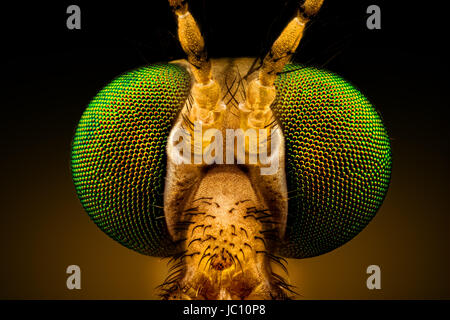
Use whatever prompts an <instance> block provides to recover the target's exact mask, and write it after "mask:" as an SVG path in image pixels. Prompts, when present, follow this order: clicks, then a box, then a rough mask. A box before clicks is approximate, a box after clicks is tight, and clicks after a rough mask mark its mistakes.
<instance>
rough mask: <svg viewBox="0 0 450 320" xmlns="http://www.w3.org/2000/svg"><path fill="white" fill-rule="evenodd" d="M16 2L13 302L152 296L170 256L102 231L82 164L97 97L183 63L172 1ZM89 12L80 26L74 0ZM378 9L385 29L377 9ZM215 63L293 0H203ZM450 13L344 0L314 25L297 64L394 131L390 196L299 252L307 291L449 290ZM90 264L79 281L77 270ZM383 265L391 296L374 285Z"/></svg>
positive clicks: (6, 64)
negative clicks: (84, 134) (75, 154)
mask: <svg viewBox="0 0 450 320" xmlns="http://www.w3.org/2000/svg"><path fill="white" fill-rule="evenodd" d="M92 2H93V1H91V2H87V1H73V2H69V1H59V2H58V3H55V4H48V3H45V4H44V3H42V2H29V3H27V2H23V1H20V2H16V3H15V4H14V5H11V4H9V5H4V4H2V7H1V18H0V44H1V52H2V54H3V58H1V60H0V62H1V75H2V77H1V78H2V84H1V88H2V99H1V112H2V117H1V120H2V121H0V133H1V139H0V164H1V166H0V168H1V169H2V170H1V171H0V173H1V177H0V178H1V179H0V181H1V184H0V197H1V203H2V206H1V207H0V256H1V263H0V298H3V299H15V298H19V299H152V298H156V294H155V293H156V292H155V290H154V287H155V286H156V285H158V284H160V283H161V282H162V281H163V279H164V277H165V276H166V267H165V262H164V261H160V260H159V259H157V258H150V257H145V256H141V255H139V254H137V253H135V252H133V251H131V250H129V249H126V248H124V247H122V246H121V245H119V244H118V243H115V242H114V241H113V240H111V239H109V238H108V237H107V236H105V235H104V234H103V233H102V232H101V231H99V230H98V229H97V227H96V226H95V225H94V224H93V223H92V222H91V221H90V220H89V218H88V216H87V214H86V213H84V212H83V209H82V208H81V205H80V204H79V202H78V199H77V197H76V195H75V191H74V188H73V185H72V181H71V176H70V170H69V159H70V142H71V139H72V135H73V132H74V129H75V127H76V125H77V122H78V120H79V119H80V117H81V114H82V112H83V110H84V108H85V107H86V105H87V104H88V103H89V101H90V99H92V97H93V96H94V95H95V94H96V92H97V91H99V90H100V89H101V88H102V87H103V86H104V85H105V84H107V83H108V82H109V81H111V80H112V79H113V78H114V77H116V76H118V75H119V74H121V73H123V72H125V71H127V70H129V69H133V68H136V67H138V66H142V65H145V64H148V63H152V62H160V61H170V60H172V59H179V58H183V57H184V54H183V52H182V50H181V48H180V46H179V44H178V41H177V39H176V36H175V35H176V24H175V19H174V18H173V14H172V12H171V11H170V9H169V6H168V4H167V2H166V1H164V0H157V1H142V2H140V1H134V0H128V1H123V2H114V3H113V2H110V1H96V2H95V4H93V3H92ZM70 4H78V5H79V6H80V7H81V24H82V29H81V30H67V28H66V19H67V16H68V15H67V14H66V8H67V6H68V5H70ZM370 4H377V5H379V6H380V7H381V23H382V29H381V30H368V29H367V28H366V19H367V17H368V15H367V14H366V8H367V6H368V5H370ZM190 7H191V11H192V13H193V15H194V16H195V18H196V19H197V20H198V21H199V23H200V24H201V27H202V30H203V32H204V33H205V38H206V43H207V47H208V51H209V54H210V56H211V57H225V56H236V57H238V56H258V55H261V54H265V53H266V52H267V50H268V48H269V47H270V45H271V44H272V42H273V41H274V40H275V39H276V37H277V36H278V35H279V32H280V31H281V30H282V28H283V27H284V26H285V25H286V24H287V22H288V21H289V19H290V18H292V15H293V14H294V10H295V7H296V2H295V1H275V0H274V1H268V2H263V1H248V0H246V1H244V0H240V1H234V0H233V1H206V0H192V1H190ZM444 18H445V10H444V9H443V8H439V7H435V6H430V5H428V4H425V3H421V4H420V5H418V4H416V3H414V2H411V1H389V2H388V1H375V0H374V1H344V0H341V1H332V0H328V1H326V0H325V5H324V7H323V9H322V10H321V12H320V14H319V16H318V17H317V19H316V20H315V21H314V22H313V23H312V24H311V25H310V26H309V28H308V30H307V31H306V34H305V37H304V38H303V40H302V42H301V44H300V47H299V48H298V50H297V54H296V56H295V59H296V61H298V62H300V63H306V64H310V65H316V66H321V67H324V68H327V69H329V70H332V71H334V72H336V73H338V74H340V75H342V76H343V77H344V78H346V79H348V80H349V81H351V82H352V83H354V84H355V85H356V86H357V87H358V88H360V89H361V90H362V91H363V92H364V93H365V94H366V95H367V96H368V98H369V99H370V100H371V101H372V102H373V103H374V104H375V106H376V107H377V108H378V109H379V111H380V112H381V114H382V117H383V119H384V123H385V125H386V127H387V129H388V131H389V133H390V136H391V139H392V149H393V156H394V162H393V174H392V181H391V186H390V189H389V192H388V194H387V197H386V200H385V202H384V204H383V206H382V207H381V209H380V211H379V212H378V214H377V216H376V217H375V218H374V219H373V221H372V222H371V223H370V224H369V225H368V227H367V228H366V229H364V230H363V231H362V232H361V234H359V235H358V236H357V237H356V238H355V239H353V240H352V241H350V242H349V243H347V244H346V245H344V246H343V247H341V248H338V249H336V250H334V251H333V252H331V253H328V254H325V255H323V256H320V257H316V258H310V259H304V260H290V261H289V272H290V275H291V280H292V283H293V284H294V285H296V286H297V290H298V291H299V292H300V293H301V294H302V296H301V297H300V298H302V299H442V298H445V299H448V298H450V275H449V271H450V241H449V240H450V236H449V231H450V218H449V205H448V204H449V201H448V198H449V196H450V194H449V170H448V164H449V150H448V147H449V145H448V141H449V140H448V138H449V134H448V117H447V110H448V109H449V107H450V106H449V103H448V100H447V94H448V90H449V89H448V87H449V81H448V74H449V63H448V60H447V59H448V53H447V51H446V50H444V45H445V42H448V32H447V28H446V26H445V20H444ZM70 264H77V265H79V266H80V267H81V270H82V290H79V291H76V290H74V291H69V290H67V289H66V286H65V281H66V277H67V275H66V273H65V269H66V267H67V266H68V265H70ZM370 264H377V265H379V266H380V267H381V271H382V290H373V291H370V290H368V289H367V288H366V278H367V276H368V275H367V274H366V272H365V270H366V268H367V266H368V265H370Z"/></svg>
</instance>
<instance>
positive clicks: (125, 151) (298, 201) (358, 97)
mask: <svg viewBox="0 0 450 320" xmlns="http://www.w3.org/2000/svg"><path fill="white" fill-rule="evenodd" d="M284 71H285V72H284V73H282V74H281V75H280V76H279V77H278V80H277V82H276V83H275V85H276V88H277V99H276V101H275V103H274V105H273V111H274V113H275V115H276V117H277V118H278V120H279V122H280V124H281V126H282V129H283V133H284V137H285V149H286V150H285V151H286V178H287V183H288V190H289V198H290V200H289V210H288V212H289V213H288V221H287V226H286V236H285V240H286V243H285V245H284V246H282V249H281V252H280V254H282V255H284V256H286V257H293V258H306V257H312V256H316V255H320V254H323V253H326V252H328V251H331V250H333V249H335V248H337V247H339V246H341V245H342V244H344V243H345V242H347V241H349V240H350V239H352V238H353V237H354V236H355V235H357V234H358V233H359V232H360V231H361V230H362V229H363V228H364V227H365V226H366V225H367V224H368V223H369V221H370V220H371V219H372V218H373V216H374V215H375V214H376V212H377V210H378V208H379V207H380V206H381V203H382V202H383V199H384V196H385V194H386V191H387V188H388V185H389V180H390V171H391V150H390V144H389V137H388V135H387V132H386V129H385V128H384V126H383V123H382V121H381V119H380V117H379V115H378V114H377V112H376V110H375V109H374V107H373V106H372V105H371V103H370V102H369V101H368V100H367V99H366V98H365V97H364V96H363V95H362V94H361V93H360V92H359V91H358V90H357V89H356V88H354V87H353V86H352V85H351V84H349V83H348V82H346V81H345V80H343V79H342V78H340V77H339V76H337V75H335V74H333V73H330V72H328V71H324V70H318V69H315V68H309V67H302V66H299V65H287V66H286V67H285V70H284ZM190 81H191V80H190V77H189V74H188V73H187V71H186V70H185V69H183V68H182V67H179V66H177V65H173V64H165V65H152V66H148V67H144V68H140V69H137V70H135V71H131V72H128V73H126V74H124V75H122V76H120V77H118V78H117V79H115V80H114V81H112V82H111V83H110V84H108V85H107V86H106V87H105V88H104V89H103V90H101V91H100V92H99V93H98V95H97V96H96V97H95V98H94V99H93V100H92V102H91V103H90V104H89V106H88V108H87V109H86V111H85V112H84V114H83V116H82V118H81V120H80V123H79V125H78V128H77V130H76V133H75V137H74V140H73V146H72V174H73V179H74V184H75V187H76V191H77V194H78V196H79V198H80V201H81V203H82V205H83V207H84V208H85V210H86V211H87V213H88V214H89V216H90V217H91V219H92V220H93V221H94V222H95V223H96V224H97V225H98V227H99V228H100V229H101V230H103V231H104V232H105V233H106V234H108V235H109V236H110V237H112V238H113V239H115V240H117V241H118V242H120V243H121V244H123V245H124V246H126V247H128V248H130V249H133V250H136V251H138V252H140V253H143V254H146V255H153V256H166V255H169V254H171V253H173V249H175V248H174V247H173V243H172V242H171V241H170V240H169V239H170V236H169V234H168V231H167V226H166V222H165V219H164V211H163V193H164V179H165V174H166V143H167V138H168V136H169V133H170V130H171V128H172V125H173V123H174V121H175V119H176V117H177V115H178V114H179V111H180V110H181V108H182V106H183V104H184V102H185V100H186V98H187V96H188V94H189V90H190Z"/></svg>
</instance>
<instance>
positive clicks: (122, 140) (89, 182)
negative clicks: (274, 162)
mask: <svg viewBox="0 0 450 320" xmlns="http://www.w3.org/2000/svg"><path fill="white" fill-rule="evenodd" d="M189 90H190V78H189V75H188V73H187V71H185V70H184V69H183V68H181V67H179V66H177V65H173V64H162V65H152V66H148V67H144V68H140V69H137V70H134V71H131V72H128V73H126V74H124V75H122V76H120V77H118V78H117V79H115V80H114V81H112V82H111V83H110V84H108V85H107V86H106V87H105V88H104V89H103V90H101V91H100V92H99V93H98V94H97V96H96V97H95V98H94V99H93V100H92V102H91V103H90V104H89V106H88V107H87V109H86V111H85V112H84V114H83V116H82V118H81V120H80V123H79V125H78V128H77V130H76V133H75V137H74V140H73V146H72V175H73V180H74V183H75V187H76V191H77V194H78V197H79V198H80V201H81V203H82V205H83V207H84V209H85V210H86V211H87V213H88V214H89V216H90V217H91V219H92V220H93V221H94V222H95V223H96V224H97V226H98V227H99V228H100V229H101V230H103V231H104V232H105V233H106V234H108V235H109V236H110V237H112V238H113V239H115V240H117V241H118V242H120V243H121V244H123V245H124V246H126V247H128V248H130V249H134V250H136V251H138V252H140V253H143V254H147V255H154V256H164V255H167V254H170V253H171V250H172V249H171V248H172V244H171V243H170V241H169V240H168V239H169V235H168V232H167V227H166V222H165V219H164V211H163V209H162V207H163V192H164V178H165V171H166V170H165V168H166V155H165V153H166V149H165V148H166V141H167V137H168V135H169V132H170V130H171V127H172V124H173V122H174V120H175V118H176V116H177V115H178V112H179V110H180V109H181V107H182V106H183V104H184V102H185V100H186V98H187V95H188V93H189Z"/></svg>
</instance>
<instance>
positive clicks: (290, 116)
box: [273, 64, 391, 258]
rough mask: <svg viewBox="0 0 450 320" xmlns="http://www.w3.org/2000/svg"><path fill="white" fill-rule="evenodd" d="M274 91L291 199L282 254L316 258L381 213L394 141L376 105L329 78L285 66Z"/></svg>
mask: <svg viewBox="0 0 450 320" xmlns="http://www.w3.org/2000/svg"><path fill="white" fill-rule="evenodd" d="M275 86H276V88H277V100H276V101H275V104H274V107H273V111H274V113H275V115H276V116H277V118H278V120H279V121H280V123H281V125H282V128H283V133H284V136H285V144H286V145H285V148H286V179H287V183H288V191H289V198H290V200H289V210H288V221H287V226H286V241H287V243H286V246H283V248H282V249H281V252H280V253H281V254H282V255H284V256H286V257H293V258H306V257H312V256H317V255H320V254H323V253H326V252H328V251H331V250H333V249H335V248H337V247H339V246H341V245H343V244H344V243H345V242H347V241H349V240H350V239H352V238H353V237H354V236H355V235H357V234H358V233H359V232H360V231H361V230H362V229H363V228H364V227H365V226H366V225H367V224H368V223H369V221H370V220H371V219H372V218H373V216H374V215H375V214H376V212H377V210H378V208H379V207H380V206H381V204H382V202H383V199H384V196H385V194H386V192H387V189H388V185H389V180H390V175H391V149H390V143H389V137H388V134H387V132H386V129H385V127H384V126H383V123H382V121H381V119H380V116H379V115H378V113H377V112H376V110H375V108H374V107H373V106H372V104H371V103H370V102H369V101H368V100H367V99H366V98H365V97H364V96H363V95H362V94H361V93H360V92H359V91H358V90H357V89H356V88H355V87H353V86H352V85H351V84H349V83H348V82H346V81H345V80H343V79H342V78H340V77H339V76H337V75H335V74H333V73H331V72H328V71H324V70H318V69H315V68H310V67H302V66H300V65H294V64H292V65H287V66H286V67H285V69H284V73H282V74H281V75H280V76H279V77H278V80H277V82H276V83H275Z"/></svg>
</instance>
